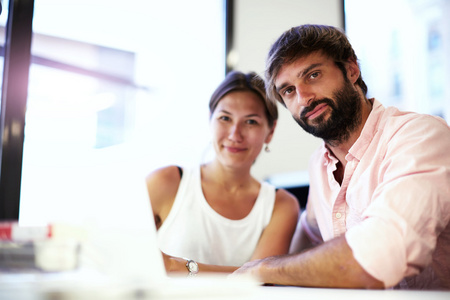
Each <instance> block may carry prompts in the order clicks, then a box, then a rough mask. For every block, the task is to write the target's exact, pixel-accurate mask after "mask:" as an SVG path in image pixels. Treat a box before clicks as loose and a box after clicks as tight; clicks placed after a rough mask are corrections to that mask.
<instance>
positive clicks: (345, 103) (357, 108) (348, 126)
mask: <svg viewBox="0 0 450 300" xmlns="http://www.w3.org/2000/svg"><path fill="white" fill-rule="evenodd" d="M333 98H334V99H335V102H333V100H331V99H329V98H323V99H320V100H316V101H314V102H313V103H311V105H310V106H308V107H306V108H305V109H304V110H303V111H302V113H301V115H300V117H296V116H294V119H295V121H296V122H297V123H298V124H299V125H300V126H301V127H302V128H303V129H304V130H305V131H306V132H308V133H311V134H312V135H314V136H315V137H318V138H321V139H323V140H324V141H325V142H326V143H327V144H330V145H339V144H341V143H343V142H344V141H346V140H347V139H348V138H349V137H350V134H351V133H352V132H353V131H354V130H355V129H356V128H357V127H358V125H359V124H360V123H361V118H362V117H361V115H362V113H361V106H362V104H361V98H360V95H359V94H358V92H357V91H356V90H355V89H354V88H353V86H352V84H351V83H350V81H349V80H348V79H347V78H346V80H345V83H344V86H343V87H342V88H341V89H340V90H337V91H335V92H334V93H333ZM322 103H326V104H327V105H328V106H329V107H330V108H331V114H330V117H329V118H328V120H326V121H325V117H324V115H325V113H322V115H320V116H318V117H316V118H315V119H314V120H312V124H308V123H307V122H308V119H307V118H306V117H305V115H306V114H307V113H308V112H311V111H313V110H314V109H315V108H316V107H317V106H318V105H319V104H322Z"/></svg>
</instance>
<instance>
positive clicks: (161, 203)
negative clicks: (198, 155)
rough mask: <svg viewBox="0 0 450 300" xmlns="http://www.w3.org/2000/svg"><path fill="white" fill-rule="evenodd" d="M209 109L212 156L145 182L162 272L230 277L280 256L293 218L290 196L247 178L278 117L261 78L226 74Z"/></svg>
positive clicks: (294, 208)
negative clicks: (247, 265)
mask: <svg viewBox="0 0 450 300" xmlns="http://www.w3.org/2000/svg"><path fill="white" fill-rule="evenodd" d="M209 107H210V128H211V133H212V144H213V148H214V151H215V156H214V158H213V159H212V160H211V161H210V162H207V163H205V164H202V165H200V166H198V167H196V168H181V167H179V166H168V167H163V168H161V169H158V170H156V171H154V172H152V173H151V174H150V175H149V176H148V177H147V187H148V192H149V196H150V201H151V205H152V208H153V214H154V217H155V222H156V227H157V228H158V239H159V246H160V248H161V251H162V252H163V256H164V262H165V266H166V269H167V271H168V272H188V273H189V274H195V273H197V272H199V271H200V272H232V271H234V270H236V269H237V268H238V267H239V266H241V265H242V264H244V263H245V262H247V261H250V260H254V259H258V258H264V257H267V256H271V255H281V254H286V253H288V251H289V246H290V242H291V239H292V235H293V233H294V231H295V227H296V224H297V220H298V216H299V205H298V202H297V199H296V198H295V197H294V196H293V195H291V194H290V193H288V192H287V191H285V190H283V189H278V190H276V189H275V187H274V186H272V185H270V184H268V183H266V182H261V181H258V180H256V179H255V178H254V177H253V176H252V175H251V173H250V169H251V167H252V165H253V163H254V162H255V160H256V158H257V157H258V155H259V153H260V152H261V150H262V148H263V146H264V144H266V151H267V149H268V146H267V144H269V143H270V141H271V139H272V136H273V133H274V130H275V126H276V122H277V118H278V110H277V106H276V104H275V103H273V102H270V101H268V100H267V98H266V92H265V86H264V81H263V80H262V79H261V78H260V77H259V76H258V75H257V74H255V73H248V74H244V73H241V72H236V71H235V72H231V73H229V74H228V75H227V77H226V78H225V80H224V81H223V82H222V83H221V84H220V85H219V87H218V88H217V89H216V91H215V92H214V93H213V95H212V97H211V100H210V103H209Z"/></svg>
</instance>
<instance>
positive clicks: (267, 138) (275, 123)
mask: <svg viewBox="0 0 450 300" xmlns="http://www.w3.org/2000/svg"><path fill="white" fill-rule="evenodd" d="M275 127H277V120H275V121H273V126H272V128H270V131H269V134H268V135H267V137H266V139H265V140H264V143H266V144H268V143H270V141H271V140H272V137H273V133H274V132H275Z"/></svg>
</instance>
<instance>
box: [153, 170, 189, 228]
mask: <svg viewBox="0 0 450 300" xmlns="http://www.w3.org/2000/svg"><path fill="white" fill-rule="evenodd" d="M180 181H181V177H180V173H179V170H178V167H177V166H168V167H164V168H160V169H157V170H155V171H153V172H152V173H150V174H149V175H148V176H147V178H146V182H147V190H148V195H149V197H150V203H151V205H152V210H153V217H154V218H155V224H156V228H157V229H159V227H161V225H162V223H163V222H164V220H165V219H166V218H167V216H168V215H169V212H170V210H171V209H172V205H173V202H174V201H175V196H176V195H177V191H178V186H179V185H180Z"/></svg>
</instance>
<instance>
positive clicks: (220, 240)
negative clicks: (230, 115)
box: [158, 167, 275, 266]
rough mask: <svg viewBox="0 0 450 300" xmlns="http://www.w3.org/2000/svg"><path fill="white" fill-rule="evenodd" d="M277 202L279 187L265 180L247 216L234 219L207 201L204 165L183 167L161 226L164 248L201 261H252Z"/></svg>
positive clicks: (227, 263)
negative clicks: (177, 185) (170, 207)
mask: <svg viewBox="0 0 450 300" xmlns="http://www.w3.org/2000/svg"><path fill="white" fill-rule="evenodd" d="M274 204H275V187H274V186H272V185H270V184H268V183H267V182H261V188H260V190H259V195H258V198H257V199H256V202H255V204H254V205H253V208H252V210H251V211H250V213H249V214H248V215H247V216H246V217H245V218H243V219H240V220H230V219H228V218H225V217H223V216H222V215H220V214H218V213H217V212H216V211H215V210H214V209H213V208H212V207H211V206H209V204H208V202H207V201H206V199H205V197H204V195H203V191H202V186H201V175H200V167H196V168H195V169H183V176H182V178H181V182H180V185H179V187H178V192H177V195H176V197H175V201H174V203H173V206H172V209H171V211H170V213H169V215H168V216H167V218H166V220H165V221H164V223H163V224H162V226H161V227H160V228H159V230H158V242H159V247H160V249H161V250H162V251H163V252H165V253H167V254H169V255H172V256H177V257H183V258H189V259H193V260H195V261H197V262H200V263H205V264H214V265H222V266H241V265H243V264H244V263H245V262H247V261H249V260H250V258H251V256H252V254H253V252H254V251H255V248H256V246H257V244H258V241H259V238H260V237H261V234H262V232H263V231H264V229H265V228H266V226H267V225H268V224H269V222H270V219H271V217H272V212H273V207H274Z"/></svg>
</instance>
